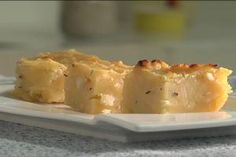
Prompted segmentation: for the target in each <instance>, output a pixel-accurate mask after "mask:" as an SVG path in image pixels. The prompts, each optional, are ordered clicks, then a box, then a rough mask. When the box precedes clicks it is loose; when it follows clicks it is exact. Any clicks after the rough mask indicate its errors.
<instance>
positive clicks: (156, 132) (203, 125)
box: [0, 81, 236, 142]
mask: <svg viewBox="0 0 236 157" xmlns="http://www.w3.org/2000/svg"><path fill="white" fill-rule="evenodd" d="M11 83H12V82H11V81H9V82H8V81H3V82H0V119H1V120H5V121H11V122H16V123H21V124H26V125H31V126H37V127H43V128H48V129H54V130H59V131H64V132H70V133H76V134H80V135H84V136H92V137H97V138H103V139H109V140H115V141H123V142H129V141H144V140H162V139H172V138H185V137H202V136H220V135H230V134H235V131H236V112H235V111H236V99H235V98H234V97H233V96H232V97H231V98H230V99H229V100H228V102H227V104H226V105H225V108H224V109H223V110H222V111H221V112H216V113H181V114H163V115H160V114H101V115H95V116H94V115H89V114H83V113H79V112H74V111H71V110H70V109H69V107H67V106H65V105H63V104H54V105H51V104H41V105H40V104H36V103H30V102H25V101H21V100H17V99H14V98H11V97H10V96H9V91H11V90H12V89H13V84H11ZM234 110H235V111H234Z"/></svg>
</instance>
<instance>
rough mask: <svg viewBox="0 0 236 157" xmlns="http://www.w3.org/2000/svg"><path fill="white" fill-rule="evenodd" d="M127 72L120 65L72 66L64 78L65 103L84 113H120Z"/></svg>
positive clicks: (79, 64) (78, 63) (81, 64)
mask: <svg viewBox="0 0 236 157" xmlns="http://www.w3.org/2000/svg"><path fill="white" fill-rule="evenodd" d="M130 69H131V67H129V66H126V65H124V64H123V63H122V62H110V64H109V65H107V64H103V63H99V62H92V61H80V62H77V63H74V64H72V65H71V66H69V67H68V71H67V75H68V76H67V77H66V78H65V104H66V105H69V106H71V107H72V108H73V109H74V110H77V111H80V112H84V113H91V114H96V113H119V112H121V110H120V109H121V108H120V107H121V104H120V103H121V101H122V98H123V84H124V78H125V76H126V74H127V73H128V72H129V71H130Z"/></svg>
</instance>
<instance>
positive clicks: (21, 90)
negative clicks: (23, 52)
mask: <svg viewBox="0 0 236 157" xmlns="http://www.w3.org/2000/svg"><path fill="white" fill-rule="evenodd" d="M80 60H88V61H91V62H101V63H103V64H109V63H110V62H108V61H104V60H101V59H99V58H98V57H96V56H93V55H86V54H83V53H80V52H77V51H75V50H68V51H63V52H45V53H41V54H40V55H39V56H37V57H34V58H29V59H21V60H20V61H18V62H17V65H16V75H17V76H16V86H15V91H14V94H15V96H17V97H18V98H21V99H23V100H27V101H34V102H41V103H52V102H54V103H59V102H64V97H65V93H64V77H65V76H66V69H67V66H68V65H69V64H72V63H73V62H77V61H80Z"/></svg>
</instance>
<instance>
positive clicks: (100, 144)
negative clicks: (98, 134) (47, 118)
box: [0, 121, 236, 157]
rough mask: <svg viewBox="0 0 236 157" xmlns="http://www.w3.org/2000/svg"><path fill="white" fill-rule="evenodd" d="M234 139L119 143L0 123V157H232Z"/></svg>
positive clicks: (233, 153)
mask: <svg viewBox="0 0 236 157" xmlns="http://www.w3.org/2000/svg"><path fill="white" fill-rule="evenodd" d="M235 154H236V137H235V136H224V137H208V138H195V139H181V140H171V141H150V142H139V143H118V142H110V141H106V140H99V139H93V138H89V137H82V136H78V135H73V134H68V133H63V132H57V131H53V130H46V129H41V128H37V127H30V126H24V125H21V124H15V123H8V122H5V121H0V156H4V157H18V156H19V157H24V156H32V157H34V156H35V157H36V156H37V157H39V156H42V157H46V156H48V157H54V156H55V157H63V156H65V157H74V156H86V157H87V156H94V157H95V156H113V157H115V156H121V157H123V156H129V157H130V156H135V157H138V156H163V157H169V156H173V157H178V156H181V157H185V156H186V157H188V156H191V157H203V156H209V157H211V156H212V157H218V156H219V157H222V156H224V157H232V156H234V155H235Z"/></svg>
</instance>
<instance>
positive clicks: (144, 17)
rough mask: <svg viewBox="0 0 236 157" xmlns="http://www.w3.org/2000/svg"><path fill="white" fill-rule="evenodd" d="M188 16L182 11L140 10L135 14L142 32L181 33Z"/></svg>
mask: <svg viewBox="0 0 236 157" xmlns="http://www.w3.org/2000/svg"><path fill="white" fill-rule="evenodd" d="M185 25H186V18H185V16H184V14H183V13H181V12H180V11H162V12H149V13H148V12H145V13H142V12H139V13H136V15H135V26H136V28H137V29H138V30H139V31H142V32H149V33H153V32H157V33H158V32H163V33H168V32H169V33H180V32H182V31H183V30H184V28H185Z"/></svg>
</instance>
